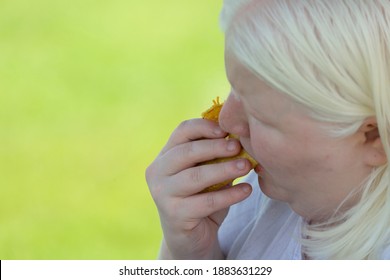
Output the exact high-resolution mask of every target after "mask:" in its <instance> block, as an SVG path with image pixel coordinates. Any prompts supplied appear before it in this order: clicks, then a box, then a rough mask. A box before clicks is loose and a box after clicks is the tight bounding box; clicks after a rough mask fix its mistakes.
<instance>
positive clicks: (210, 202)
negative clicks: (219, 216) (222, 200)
mask: <svg viewBox="0 0 390 280" xmlns="http://www.w3.org/2000/svg"><path fill="white" fill-rule="evenodd" d="M205 199H206V207H207V208H208V209H210V210H214V209H215V208H216V199H215V193H213V192H211V193H209V194H208V195H206V196H205Z"/></svg>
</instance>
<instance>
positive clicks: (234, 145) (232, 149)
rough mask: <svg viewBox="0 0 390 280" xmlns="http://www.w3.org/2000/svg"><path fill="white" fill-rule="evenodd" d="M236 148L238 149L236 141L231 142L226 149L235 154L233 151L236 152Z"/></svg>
mask: <svg viewBox="0 0 390 280" xmlns="http://www.w3.org/2000/svg"><path fill="white" fill-rule="evenodd" d="M236 148H237V143H236V141H234V140H229V141H228V144H227V147H226V149H227V150H228V151H229V152H233V151H235V150H236Z"/></svg>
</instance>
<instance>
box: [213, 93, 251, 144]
mask: <svg viewBox="0 0 390 280" xmlns="http://www.w3.org/2000/svg"><path fill="white" fill-rule="evenodd" d="M219 125H220V126H221V128H222V129H223V130H224V131H226V132H229V133H231V134H235V135H238V136H239V137H249V126H248V121H247V117H246V115H245V111H244V107H243V104H242V101H241V100H240V99H239V98H238V97H236V96H235V95H234V94H233V93H230V94H229V96H228V98H227V100H226V101H225V102H224V104H223V107H222V110H221V112H220V114H219Z"/></svg>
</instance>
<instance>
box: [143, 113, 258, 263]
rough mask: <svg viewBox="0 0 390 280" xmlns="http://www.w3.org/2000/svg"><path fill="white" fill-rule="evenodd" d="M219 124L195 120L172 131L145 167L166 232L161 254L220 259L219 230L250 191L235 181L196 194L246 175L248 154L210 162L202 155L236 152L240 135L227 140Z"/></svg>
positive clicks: (178, 257)
mask: <svg viewBox="0 0 390 280" xmlns="http://www.w3.org/2000/svg"><path fill="white" fill-rule="evenodd" d="M226 135H227V133H225V132H223V131H222V130H221V129H220V128H219V126H218V124H217V123H215V122H212V121H208V120H203V119H193V120H189V121H185V122H183V123H182V124H181V125H180V126H179V127H178V128H176V130H175V131H174V132H173V133H172V135H171V137H170V139H169V140H168V142H167V144H166V145H165V147H164V148H163V149H162V151H161V152H160V154H159V155H158V156H157V158H156V159H155V160H154V161H153V163H152V164H151V165H150V166H149V167H148V168H147V170H146V180H147V182H148V185H149V189H150V192H151V194H152V197H153V199H154V201H155V203H156V206H157V208H158V211H159V215H160V220H161V225H162V229H163V233H164V243H163V244H164V246H163V248H165V249H164V250H167V252H165V253H163V255H165V256H167V255H169V256H170V257H172V258H174V259H218V258H223V255H222V253H221V250H220V247H219V243H218V239H217V231H218V228H219V226H220V225H221V223H222V221H223V219H224V218H225V216H226V214H227V211H228V208H229V206H231V205H233V204H235V203H237V202H239V201H242V200H243V199H245V198H246V197H248V196H249V194H250V192H251V187H250V185H248V184H239V185H237V186H235V187H233V188H226V189H223V190H220V191H216V192H210V193H199V192H200V191H202V190H203V189H205V188H206V187H208V186H211V185H213V184H216V183H219V182H222V181H225V180H228V179H234V178H237V177H241V176H244V175H245V174H247V173H248V172H249V171H250V170H251V165H250V163H249V161H248V160H246V159H239V160H234V161H231V162H224V163H217V164H211V165H198V164H199V163H201V162H204V161H206V160H211V159H214V158H221V157H227V156H234V155H237V154H238V153H239V152H240V150H241V146H240V143H239V142H238V140H236V139H230V140H226V139H225V137H226Z"/></svg>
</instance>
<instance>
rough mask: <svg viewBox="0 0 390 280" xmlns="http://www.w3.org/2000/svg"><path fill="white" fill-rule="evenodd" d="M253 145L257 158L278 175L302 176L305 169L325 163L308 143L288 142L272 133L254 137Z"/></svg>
mask: <svg viewBox="0 0 390 280" xmlns="http://www.w3.org/2000/svg"><path fill="white" fill-rule="evenodd" d="M252 147H253V153H254V155H255V158H256V159H257V160H258V161H259V163H260V164H261V165H262V167H263V168H264V170H265V171H266V172H267V173H269V174H271V175H275V176H278V177H288V178H292V177H295V176H300V177H301V176H302V175H304V174H303V173H304V172H305V171H307V170H311V169H313V168H318V165H320V164H323V163H324V162H322V160H320V159H319V158H317V156H315V157H314V156H313V154H312V153H311V151H310V148H308V147H307V146H306V145H304V144H302V143H293V142H291V141H288V142H286V141H285V140H284V139H282V138H279V137H275V136H274V137H272V134H268V136H266V137H256V139H255V138H253V142H252ZM317 155H318V154H317Z"/></svg>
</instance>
